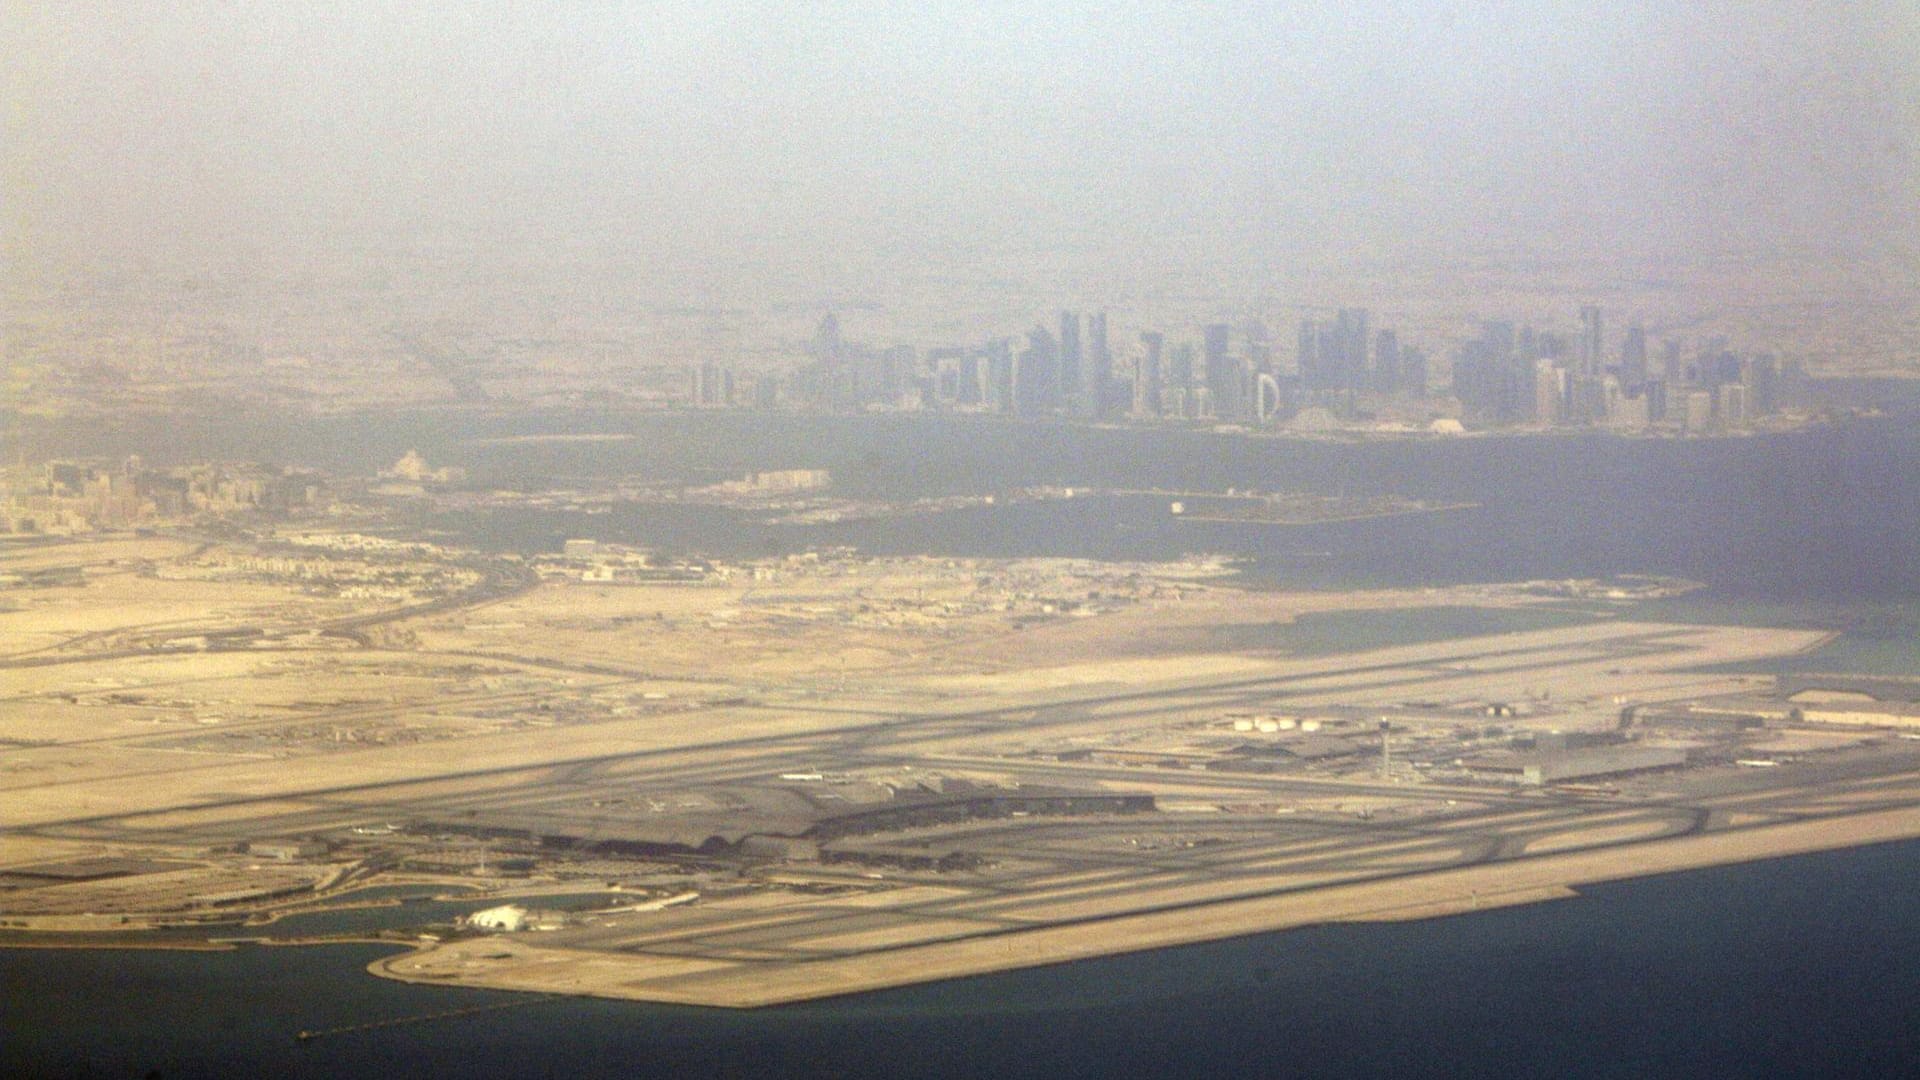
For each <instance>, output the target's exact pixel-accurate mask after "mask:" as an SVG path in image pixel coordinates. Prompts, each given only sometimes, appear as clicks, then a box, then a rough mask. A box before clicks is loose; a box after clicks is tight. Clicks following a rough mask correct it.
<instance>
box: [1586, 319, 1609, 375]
mask: <svg viewBox="0 0 1920 1080" xmlns="http://www.w3.org/2000/svg"><path fill="white" fill-rule="evenodd" d="M1601 348H1602V331H1601V325H1600V309H1599V308H1598V307H1596V306H1594V305H1592V304H1588V305H1587V306H1585V307H1583V308H1581V309H1580V374H1582V375H1585V376H1587V377H1589V378H1591V377H1592V376H1593V375H1594V374H1596V373H1597V372H1599V370H1600V369H1601V368H1602V367H1604V366H1605V365H1606V359H1605V357H1604V355H1603V354H1602V352H1601Z"/></svg>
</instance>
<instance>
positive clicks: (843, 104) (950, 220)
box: [4, 0, 1920, 303]
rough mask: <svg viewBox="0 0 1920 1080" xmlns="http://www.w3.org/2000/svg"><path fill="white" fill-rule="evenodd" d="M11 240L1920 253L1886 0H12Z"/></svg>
mask: <svg viewBox="0 0 1920 1080" xmlns="http://www.w3.org/2000/svg"><path fill="white" fill-rule="evenodd" d="M4 44H5V48H6V52H7V54H8V55H9V56H10V57H13V58H15V62H14V63H12V64H10V65H9V66H10V71H9V73H8V75H7V76H6V83H5V85H6V87H7V90H6V97H7V99H8V104H9V108H8V110H7V114H6V121H5V123H6V139H5V143H6V146H7V150H6V151H5V153H6V174H5V184H6V188H7V192H8V198H7V200H6V201H7V203H8V205H9V212H8V213H7V215H6V229H7V232H8V234H9V242H8V245H7V254H8V257H9V260H10V261H12V262H15V263H16V264H24V263H29V262H32V263H41V262H51V263H58V264H64V265H70V266H79V267H82V268H89V269H98V268H101V267H104V266H113V265H120V264H128V265H134V266H140V265H149V266H153V265H157V266H161V267H176V266H179V267H189V268H193V269H195V270H200V269H204V268H207V267H213V268H218V269H221V270H225V271H229V272H233V271H239V272H286V271H294V272H314V271H319V272H326V273H332V272H339V271H342V270H345V271H348V272H354V273H358V272H363V271H368V272H377V271H378V264H379V263H380V261H381V259H382V257H383V256H382V255H381V254H380V253H381V252H387V251H394V250H402V249H404V250H410V251H416V252H417V251H419V250H421V249H423V248H424V249H428V250H431V249H434V248H443V249H445V250H448V251H457V252H459V253H460V257H462V258H467V259H471V260H472V261H473V263H474V265H475V267H476V273H479V272H480V268H482V267H484V265H485V263H486V261H487V259H488V257H489V253H500V252H507V251H515V252H519V251H524V250H526V249H527V248H528V247H529V246H532V247H536V248H539V249H541V250H544V251H547V252H549V253H550V254H551V255H552V257H553V261H554V264H555V266H554V268H553V269H552V270H551V271H550V272H551V274H552V275H553V276H554V277H555V278H556V280H565V279H567V278H568V277H570V276H571V273H572V272H571V270H569V269H568V268H569V267H574V266H577V265H578V264H579V263H581V262H582V261H593V262H597V263H599V264H601V265H604V266H612V267H618V268H621V269H622V271H623V273H624V275H625V277H626V279H627V280H628V281H629V282H630V283H631V285H632V287H633V288H634V289H635V290H636V291H637V292H642V293H645V292H649V291H651V292H654V293H656V294H665V295H671V296H673V297H676V298H683V299H689V298H690V299H692V300H695V301H708V300H717V301H722V302H725V301H729V300H736V299H738V298H741V297H746V296H752V297H755V298H758V299H760V300H762V301H766V300H773V301H776V302H778V301H782V300H788V301H792V302H800V303H817V302H819V300H821V299H822V298H827V299H832V298H834V297H835V296H836V295H838V296H843V297H844V296H856V297H857V296H858V295H859V294H860V293H861V291H862V290H864V289H868V288H870V287H872V286H874V285H875V284H876V283H877V282H880V281H884V280H885V279H886V278H887V276H888V274H889V273H890V272H892V269H894V268H898V267H900V266H907V265H918V266H926V265H929V264H931V265H950V266H952V267H954V268H955V271H956V272H972V273H978V274H991V273H994V272H996V271H997V272H1000V273H1006V272H1009V270H1010V269H1011V268H1018V270H1019V272H1021V273H1023V274H1026V275H1029V276H1030V277H1033V278H1036V279H1038V280H1040V281H1041V282H1043V283H1044V284H1048V285H1051V286H1052V287H1053V288H1054V289H1055V290H1057V291H1059V292H1061V293H1073V292H1091V291H1096V290H1098V291H1106V292H1109V293H1111V292H1113V291H1117V290H1119V289H1124V288H1127V287H1129V286H1132V285H1137V284H1138V283H1140V282H1143V281H1152V280H1155V279H1158V278H1164V277H1168V276H1180V275H1191V276H1193V277H1194V278H1195V280H1196V281H1198V282H1200V283H1202V285H1203V287H1204V283H1205V282H1207V281H1209V280H1214V279H1218V278H1221V277H1232V276H1234V275H1236V274H1240V273H1242V272H1244V271H1246V270H1248V269H1250V268H1256V267H1269V268H1270V267H1273V266H1276V265H1277V266H1286V267H1308V268H1310V267H1314V266H1325V265H1337V264H1343V263H1350V262H1352V261H1354V260H1356V259H1383V258H1385V259H1392V258H1410V257H1418V258H1430V257H1434V256H1445V257H1448V258H1458V257H1462V256H1486V255H1489V254H1491V253H1495V252H1499V253H1508V254H1512V253H1518V254H1520V255H1523V256H1525V257H1529V258H1560V257H1578V256H1582V255H1592V254H1602V255H1609V256H1629V257H1634V256H1638V257H1652V256H1658V255H1668V254H1688V253H1697V252H1699V251H1703V250H1726V249H1729V248H1740V247H1760V248H1768V249H1777V248H1779V247H1781V246H1783V245H1813V246H1819V247H1822V248H1827V249H1833V248H1836V247H1837V248H1841V249H1848V250H1853V249H1879V248H1885V247H1888V246H1893V247H1896V248H1897V247H1904V246H1910V245H1911V242H1912V240H1913V238H1914V236H1915V235H1916V224H1917V221H1920V218H1917V212H1916V210H1915V207H1917V206H1920V181H1917V180H1916V164H1915V151H1916V145H1915V144H1916V139H1917V138H1920V105H1916V104H1915V103H1916V102H1920V14H1916V12H1915V10H1914V9H1913V8H1911V7H1910V6H1909V5H1906V4H1902V3H1898V2H1895V0H1880V2H1869V3H1864V4H1859V5H1852V6H1849V7H1847V8H1845V9H1844V10H1843V9H1839V8H1837V7H1835V6H1832V5H1820V4H1813V3H1766V4H1761V5H1738V6H1734V5H1684V6H1681V7H1680V8H1676V7H1675V6H1674V5H1669V4H1661V3H1654V2H1634V3H1627V4H1601V3H1594V2H1585V0H1583V2H1580V3H1575V4H1563V5H1552V6H1551V10H1546V9H1542V8H1541V7H1540V6H1537V5H1517V4H1501V5H1493V6H1491V7H1488V8H1481V7H1476V6H1468V5H1455V4H1449V3H1444V2H1440V0H1410V2H1398V3H1395V2H1385V0H1369V2H1366V3H1363V4H1359V5H1352V4H1337V5H1336V4H1331V3H1318V4H1311V5H1287V6H1286V7H1285V9H1284V10H1282V9H1273V10H1269V9H1267V8H1265V7H1263V6H1255V5H1234V6H1221V7H1209V8H1206V9H1205V10H1182V9H1178V8H1175V7H1172V6H1166V5H1153V6H1151V7H1146V8H1139V7H1135V6H1128V7H1126V8H1124V9H1123V8H1118V7H1115V8H1101V7H1096V6H1090V5H1057V6H1049V10H1048V11H1047V12H1045V13H1034V12H1032V11H1030V10H1027V9H1026V8H1025V7H1022V6H1016V5H1005V4H999V5H995V4H987V5H979V6H975V7H973V8H971V9H970V10H968V11H965V12H943V13H928V12H924V11H920V10H917V9H914V8H912V7H910V6H908V5H884V4H861V5H849V6H840V7H835V8H832V9H830V10H821V11H809V12H804V13H786V12H778V13H776V12H771V11H767V10H760V9H755V8H752V7H748V6H745V5H737V4H720V5H712V4H702V5H693V4H661V5H645V6H626V5H614V6H606V7H601V6H586V5H579V6H567V7H565V8H563V9H561V10H557V11H550V10H548V9H547V8H546V7H545V6H541V5H520V4H509V3H494V2H483V3H474V4H463V5H458V6H456V7H453V8H449V9H444V10H438V11H422V10H416V9H414V8H411V7H402V8H392V7H389V6H385V5H373V4H357V3H353V4H347V5H344V6H336V7H328V8H325V9H309V8H300V7H288V6H284V5H274V4H264V3H262V4H251V5H240V6H237V7H236V6H232V5H212V4H202V5H185V6H181V7H177V8H169V9H168V10H167V11H165V12H155V11H151V10H134V9H122V8H117V7H112V6H101V7H96V8H92V9H79V10H75V9H60V10H48V9H34V8H28V7H27V6H24V5H15V6H11V7H10V9H9V11H8V14H7V16H6V29H5V31H4Z"/></svg>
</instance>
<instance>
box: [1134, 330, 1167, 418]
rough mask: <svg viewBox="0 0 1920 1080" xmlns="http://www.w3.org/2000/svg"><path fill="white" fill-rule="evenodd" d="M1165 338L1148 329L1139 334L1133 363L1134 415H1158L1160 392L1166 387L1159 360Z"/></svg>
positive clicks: (1162, 358)
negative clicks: (1137, 351) (1138, 344)
mask: <svg viewBox="0 0 1920 1080" xmlns="http://www.w3.org/2000/svg"><path fill="white" fill-rule="evenodd" d="M1166 344H1167V339H1166V336H1165V335H1163V334H1158V333H1155V332H1154V331H1152V330H1149V331H1147V332H1145V333H1143V334H1141V335H1140V351H1139V353H1138V354H1137V355H1136V356H1135V359H1134V365H1133V412H1134V415H1135V416H1159V415H1160V398H1161V392H1162V391H1163V390H1164V389H1165V388H1166V386H1165V380H1164V377H1163V375H1162V369H1161V362H1162V361H1163V360H1164V358H1165V357H1164V352H1165V349H1166Z"/></svg>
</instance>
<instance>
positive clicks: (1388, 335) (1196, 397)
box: [688, 305, 1807, 435]
mask: <svg viewBox="0 0 1920 1080" xmlns="http://www.w3.org/2000/svg"><path fill="white" fill-rule="evenodd" d="M807 352H808V356H807V360H806V362H805V363H804V364H803V365H802V366H800V367H799V368H798V369H796V370H794V371H793V372H791V373H790V374H788V375H785V376H782V375H775V374H761V375H758V376H757V377H749V376H746V375H743V374H741V373H740V372H738V371H736V370H735V369H734V368H732V367H730V366H726V365H722V364H720V363H717V362H708V363H705V364H701V365H699V366H697V367H694V368H693V369H691V370H690V372H689V376H688V379H689V385H688V397H689V400H690V401H691V403H692V404H694V405H696V406H699V407H703V408H729V407H732V408H740V407H752V408H762V409H773V408H781V407H791V408H803V409H821V410H829V411H860V410H905V411H916V410H938V411H954V412H980V413H998V414H1008V415H1015V416H1023V417H1062V418H1073V419H1081V420H1090V421H1114V420H1134V421H1157V420H1158V421H1188V422H1212V423H1214V424H1216V425H1232V426H1239V427H1243V428H1255V429H1281V428H1284V429H1289V430H1294V431H1306V432H1311V431H1317V430H1318V431H1332V430H1338V429H1346V428H1352V427H1355V426H1371V427H1373V428H1375V429H1378V430H1396V429H1397V430H1421V429H1425V430H1431V431H1442V432H1444V431H1459V430H1465V428H1466V427H1467V426H1472V427H1476V428H1488V427H1502V428H1508V427H1533V428H1560V427H1577V428H1601V429H1607V430H1613V431H1621V432H1648V433H1669V434H1687V435H1704V434H1717V433H1727V432H1739V431H1744V430H1749V429H1751V428H1753V427H1754V426H1755V425H1756V424H1759V423H1765V422H1770V421H1771V422H1778V418H1779V417H1780V414H1781V413H1782V411H1783V410H1784V409H1786V408H1788V407H1789V406H1790V405H1792V404H1794V403H1797V402H1799V401H1800V400H1801V399H1802V397H1803V396H1804V389H1805V383H1806V379H1807V375H1806V371H1805V369H1804V368H1803V367H1802V365H1801V364H1799V363H1798V362H1797V361H1787V362H1784V363H1782V362H1780V361H1779V360H1777V359H1776V358H1775V357H1774V356H1772V355H1770V354H1767V353H1742V352H1738V351H1735V350H1734V349H1732V348H1731V347H1730V346H1729V344H1728V342H1727V340H1726V339H1725V338H1719V337H1716V338H1711V339H1708V340H1706V341H1704V342H1701V343H1699V344H1698V345H1697V346H1696V347H1694V348H1691V349H1689V348H1687V347H1686V346H1685V345H1684V344H1683V343H1682V342H1680V341H1678V340H1673V339H1662V340H1661V341H1659V342H1658V344H1657V347H1656V346H1655V345H1654V344H1653V343H1651V342H1650V341H1649V336H1648V334H1647V331H1646V330H1645V329H1644V328H1643V327H1642V326H1640V325H1638V324H1634V325H1629V326H1628V327H1627V329H1626V331H1625V333H1624V334H1622V335H1620V337H1619V338H1618V340H1613V339H1610V338H1609V336H1608V333H1607V322H1606V318H1605V315H1604V313H1603V312H1602V311H1601V309H1600V308H1599V307H1597V306H1591V305H1590V306H1586V307H1583V308H1582V309H1581V310H1580V313H1579V330H1578V332H1577V333H1576V334H1574V335H1571V336H1569V335H1565V334H1562V333H1557V332H1554V331H1549V330H1539V329H1536V328H1534V327H1533V326H1530V325H1517V324H1515V323H1513V322H1504V321H1487V322H1484V323H1482V324H1481V325H1480V330H1479V334H1478V336H1476V337H1474V338H1473V339H1471V340H1469V341H1467V342H1466V343H1464V344H1463V345H1461V346H1460V347H1459V349H1458V350H1457V351H1456V352H1455V353H1454V355H1453V356H1452V357H1451V363H1450V364H1449V365H1448V366H1447V370H1448V371H1449V372H1450V378H1448V379H1446V380H1445V381H1443V382H1438V383H1436V381H1435V379H1434V378H1433V374H1432V371H1431V366H1430V364H1429V359H1428V355H1427V352H1426V351H1425V349H1424V348H1423V347H1421V346H1420V345H1417V344H1414V343H1410V342H1405V341H1402V340H1401V338H1400V336H1399V334H1398V333H1397V332H1396V331H1395V330H1394V329H1393V328H1391V327H1383V326H1376V325H1375V322H1374V320H1373V317H1372V315H1371V313H1370V312H1369V311H1368V310H1367V309H1366V308H1342V309H1340V310H1339V311H1338V313H1337V314H1336V315H1335V317H1333V318H1331V319H1308V320H1306V321H1304V322H1302V323H1301V324H1300V327H1299V331H1298V335H1297V337H1296V339H1295V345H1294V347H1293V348H1292V349H1291V350H1288V349H1284V348H1278V347H1276V345H1275V341H1274V338H1273V335H1272V334H1271V333H1270V331H1269V330H1268V328H1267V326H1266V324H1265V323H1263V322H1261V321H1259V320H1246V321H1242V322H1237V323H1227V322H1218V323H1209V324H1207V325H1204V326H1202V327H1200V329H1199V334H1198V336H1197V337H1186V338H1170V337H1169V336H1168V335H1167V334H1166V333H1163V332H1161V331H1158V330H1147V331H1144V332H1142V333H1140V334H1139V336H1138V338H1137V339H1135V340H1133V341H1131V342H1116V341H1114V340H1113V338H1112V336H1111V335H1110V333H1109V323H1108V317H1107V314H1106V313H1105V312H1095V313H1093V314H1090V315H1082V314H1081V313H1079V312H1075V311H1063V312H1061V313H1060V314H1059V317H1058V320H1057V323H1052V324H1049V323H1045V322H1043V323H1040V324H1037V325H1035V326H1034V327H1033V328H1032V329H1030V330H1028V331H1027V332H1026V333H1025V334H1024V335H1022V336H1020V337H996V338H991V339H989V340H987V341H984V342H981V343H979V344H975V345H969V346H941V347H935V348H927V349H920V348H916V347H914V346H911V345H890V346H885V347H877V346H872V345H867V344H864V343H860V342H856V341H851V340H849V339H848V338H847V337H846V336H844V335H843V333H842V331H841V327H840V322H839V319H838V318H837V317H836V316H835V315H833V314H828V315H827V316H826V317H825V318H824V319H822V320H821V322H820V325H819V329H818V331H817V332H816V333H815V335H814V337H813V340H812V342H811V343H810V345H809V346H808V350H807Z"/></svg>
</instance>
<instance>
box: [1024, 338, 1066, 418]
mask: <svg viewBox="0 0 1920 1080" xmlns="http://www.w3.org/2000/svg"><path fill="white" fill-rule="evenodd" d="M1013 401H1014V410H1015V411H1016V412H1019V413H1021V414H1022V415H1033V414H1038V413H1043V412H1046V411H1048V410H1050V409H1054V408H1057V407H1058V406H1059V404H1060V346H1059V343H1057V342H1055V341H1054V339H1053V335H1052V334H1050V333H1048V332H1047V328H1046V327H1044V326H1036V327H1034V328H1033V329H1032V330H1029V331H1027V347H1026V348H1024V349H1022V350H1020V355H1019V356H1017V357H1015V363H1014V376H1013Z"/></svg>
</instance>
